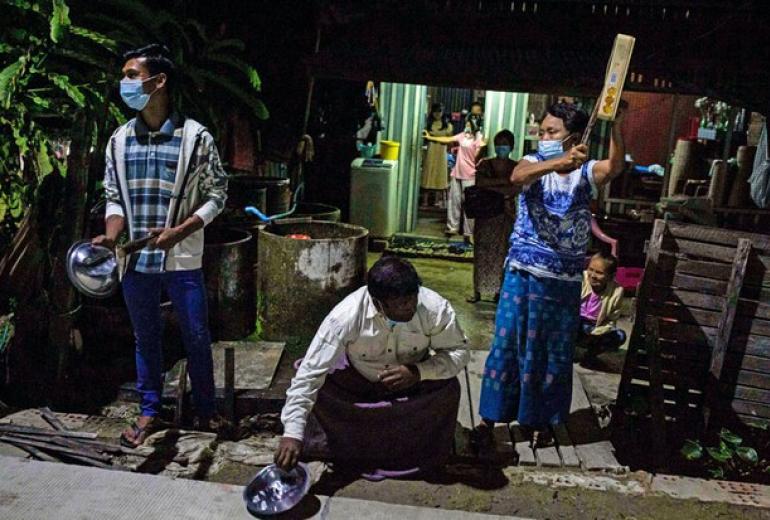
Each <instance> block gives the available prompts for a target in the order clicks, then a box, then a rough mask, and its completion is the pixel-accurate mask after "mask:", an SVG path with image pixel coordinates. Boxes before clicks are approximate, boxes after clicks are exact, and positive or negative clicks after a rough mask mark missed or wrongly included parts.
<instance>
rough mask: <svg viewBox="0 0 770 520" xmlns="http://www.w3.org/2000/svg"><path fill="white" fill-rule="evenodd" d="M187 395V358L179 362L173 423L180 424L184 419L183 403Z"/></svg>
mask: <svg viewBox="0 0 770 520" xmlns="http://www.w3.org/2000/svg"><path fill="white" fill-rule="evenodd" d="M186 396H187V360H186V359H183V360H182V361H180V362H179V382H178V383H177V385H176V408H175V409H174V424H176V425H177V426H180V425H181V424H182V421H183V420H184V404H185V398H186Z"/></svg>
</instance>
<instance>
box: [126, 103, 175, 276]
mask: <svg viewBox="0 0 770 520" xmlns="http://www.w3.org/2000/svg"><path fill="white" fill-rule="evenodd" d="M182 129H183V120H182V119H181V118H179V117H178V116H176V115H173V114H172V115H171V116H170V117H169V118H168V119H166V121H165V122H164V123H163V125H161V127H160V130H158V131H157V132H152V131H150V129H149V128H147V125H146V124H145V122H144V121H143V120H142V118H141V116H137V118H136V119H135V120H134V123H133V124H130V123H129V126H128V132H127V134H126V180H127V182H128V198H129V202H130V204H131V209H132V212H133V219H132V229H133V232H134V233H133V234H134V238H142V237H144V236H146V235H147V234H148V233H149V230H150V229H151V228H162V227H165V226H166V217H167V216H168V210H169V204H170V202H171V195H172V193H173V190H174V180H175V179H176V169H177V162H178V161H179V151H180V148H181V144H182ZM164 261H165V252H164V251H163V250H161V249H151V248H149V247H146V248H144V249H142V250H141V251H140V252H139V253H138V254H135V255H132V257H131V264H130V265H129V269H133V270H134V271H138V272H140V273H160V272H163V270H164V269H163V265H164Z"/></svg>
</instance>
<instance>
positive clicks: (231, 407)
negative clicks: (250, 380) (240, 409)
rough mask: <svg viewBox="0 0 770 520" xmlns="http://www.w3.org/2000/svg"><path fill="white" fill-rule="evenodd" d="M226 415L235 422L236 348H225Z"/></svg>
mask: <svg viewBox="0 0 770 520" xmlns="http://www.w3.org/2000/svg"><path fill="white" fill-rule="evenodd" d="M225 415H226V416H227V419H228V420H229V421H230V422H232V423H234V422H235V349H234V348H233V347H227V348H225Z"/></svg>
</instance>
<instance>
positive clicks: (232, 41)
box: [208, 38, 246, 53]
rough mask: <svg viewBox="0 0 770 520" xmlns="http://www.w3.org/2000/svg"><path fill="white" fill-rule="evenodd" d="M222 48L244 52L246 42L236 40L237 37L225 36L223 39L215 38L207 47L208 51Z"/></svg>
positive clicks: (211, 51)
mask: <svg viewBox="0 0 770 520" xmlns="http://www.w3.org/2000/svg"><path fill="white" fill-rule="evenodd" d="M222 49H229V50H235V51H238V52H244V51H245V50H246V44H245V43H244V42H243V40H238V39H237V38H225V39H223V40H216V41H213V42H211V44H210V45H209V48H208V52H210V53H213V52H217V51H221V50H222Z"/></svg>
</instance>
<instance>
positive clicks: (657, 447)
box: [644, 316, 668, 468]
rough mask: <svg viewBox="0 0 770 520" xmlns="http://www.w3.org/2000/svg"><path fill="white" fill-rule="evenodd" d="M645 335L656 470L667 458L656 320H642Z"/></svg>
mask: <svg viewBox="0 0 770 520" xmlns="http://www.w3.org/2000/svg"><path fill="white" fill-rule="evenodd" d="M644 328H645V332H646V335H647V338H646V341H645V347H646V349H647V359H648V364H649V366H650V412H651V413H652V424H653V431H654V432H655V435H653V436H652V449H653V454H652V456H653V461H654V464H655V467H656V468H660V467H662V466H663V463H664V461H665V460H666V458H667V456H668V450H667V448H666V447H667V445H668V444H667V442H666V414H665V411H664V410H663V403H664V398H663V381H662V378H661V372H660V350H659V346H658V336H659V334H658V320H657V319H656V318H654V317H650V316H648V317H647V318H646V319H645V320H644Z"/></svg>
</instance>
